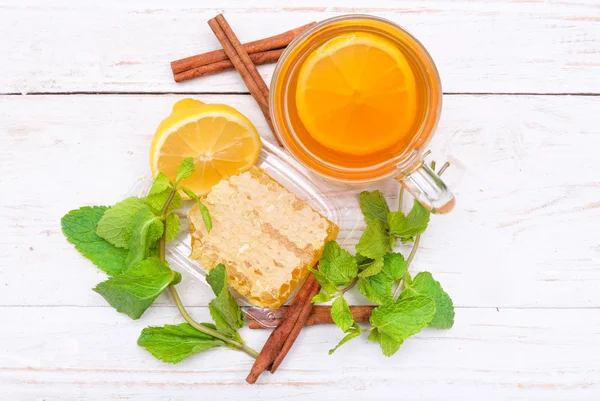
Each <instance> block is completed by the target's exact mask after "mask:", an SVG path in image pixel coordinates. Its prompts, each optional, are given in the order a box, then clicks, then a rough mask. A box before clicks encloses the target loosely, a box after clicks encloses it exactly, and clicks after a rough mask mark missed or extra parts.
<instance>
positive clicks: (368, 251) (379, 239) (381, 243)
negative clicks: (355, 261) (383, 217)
mask: <svg viewBox="0 0 600 401" xmlns="http://www.w3.org/2000/svg"><path fill="white" fill-rule="evenodd" d="M356 250H357V252H360V254H361V255H363V256H366V257H368V258H371V259H377V258H379V257H382V256H383V255H385V254H386V253H387V252H389V250H390V240H389V234H388V233H387V229H386V228H385V226H384V224H383V222H381V221H380V220H372V221H370V222H369V223H368V224H367V228H366V229H365V231H364V232H363V234H362V236H361V237H360V240H358V244H356Z"/></svg>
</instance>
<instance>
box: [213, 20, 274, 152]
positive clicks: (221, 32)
mask: <svg viewBox="0 0 600 401" xmlns="http://www.w3.org/2000/svg"><path fill="white" fill-rule="evenodd" d="M208 25H209V26H210V28H211V29H212V31H213V32H214V34H215V36H216V37H217V39H218V40H219V42H220V43H221V46H223V50H224V51H225V54H227V57H229V60H231V63H232V64H233V65H234V67H235V69H236V70H238V72H239V74H240V76H241V77H242V80H243V81H244V83H245V84H246V86H247V87H248V90H249V91H250V94H251V95H252V97H253V98H254V100H256V103H258V106H259V107H260V110H261V111H262V113H263V115H264V116H265V120H267V124H268V125H269V128H270V129H271V132H273V135H274V136H275V139H276V140H277V142H278V143H279V146H283V144H282V143H281V140H280V139H279V137H278V136H277V133H276V132H275V128H274V127H273V122H272V121H271V116H270V114H269V101H268V98H269V88H268V87H267V84H266V83H265V81H264V80H263V79H262V77H261V76H260V74H259V73H258V70H257V69H256V66H255V65H254V64H253V63H252V60H251V59H250V56H248V53H247V52H246V51H245V50H244V48H243V47H242V44H241V43H240V41H239V40H238V38H237V36H235V33H233V30H232V29H231V27H230V26H229V24H228V23H227V21H226V20H225V17H224V16H223V14H219V15H217V16H216V17H215V18H212V19H210V20H209V21H208Z"/></svg>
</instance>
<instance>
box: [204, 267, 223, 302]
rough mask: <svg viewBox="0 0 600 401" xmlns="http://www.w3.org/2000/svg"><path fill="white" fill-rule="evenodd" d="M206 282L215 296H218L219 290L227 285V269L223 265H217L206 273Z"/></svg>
mask: <svg viewBox="0 0 600 401" xmlns="http://www.w3.org/2000/svg"><path fill="white" fill-rule="evenodd" d="M206 282H207V283H208V284H209V285H210V288H212V290H213V292H214V293H215V295H219V294H220V293H221V290H222V289H223V288H225V286H226V285H227V269H226V268H225V265H224V264H223V263H219V264H218V265H216V266H215V267H214V268H213V269H211V270H209V271H208V274H207V275H206Z"/></svg>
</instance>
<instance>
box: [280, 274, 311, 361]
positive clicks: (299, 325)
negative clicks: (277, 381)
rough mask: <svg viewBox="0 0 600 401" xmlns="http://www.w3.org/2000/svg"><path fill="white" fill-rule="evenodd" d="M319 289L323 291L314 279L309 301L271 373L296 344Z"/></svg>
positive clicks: (286, 340) (303, 308) (284, 344)
mask: <svg viewBox="0 0 600 401" xmlns="http://www.w3.org/2000/svg"><path fill="white" fill-rule="evenodd" d="M311 276H312V275H311ZM319 291H321V286H320V285H319V283H318V282H317V280H314V282H313V284H312V286H311V288H310V290H309V294H308V302H306V303H305V304H304V306H303V307H302V310H301V311H300V315H298V319H297V320H296V323H295V324H294V326H293V327H292V330H291V331H290V334H289V335H288V337H287V338H286V339H285V342H284V343H283V346H282V347H281V351H279V354H278V355H277V357H276V358H275V360H274V361H273V364H272V365H271V367H270V368H269V371H270V372H271V373H275V371H276V370H277V368H278V367H279V365H281V362H283V359H284V358H285V357H286V355H287V354H288V352H289V350H290V348H292V345H294V342H295V341H296V338H298V335H299V334H300V330H302V327H304V322H306V318H307V317H308V314H309V313H310V311H311V309H312V307H313V304H312V302H311V300H312V298H313V297H314V296H315V295H317V294H318V293H319Z"/></svg>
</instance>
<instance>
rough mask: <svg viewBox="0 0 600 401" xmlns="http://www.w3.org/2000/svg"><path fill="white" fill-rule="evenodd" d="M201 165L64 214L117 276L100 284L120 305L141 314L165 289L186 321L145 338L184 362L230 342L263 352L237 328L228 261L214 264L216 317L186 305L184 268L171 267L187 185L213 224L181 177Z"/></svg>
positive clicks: (85, 249)
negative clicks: (109, 202) (181, 290)
mask: <svg viewBox="0 0 600 401" xmlns="http://www.w3.org/2000/svg"><path fill="white" fill-rule="evenodd" d="M193 172H194V162H193V159H192V158H188V159H185V160H184V161H183V162H182V163H181V165H180V167H179V170H178V172H177V177H176V180H175V183H173V182H171V181H170V180H169V178H168V177H167V176H166V175H164V174H162V173H160V174H159V175H158V176H157V177H156V179H155V181H154V183H153V185H152V187H151V189H150V191H149V193H148V195H147V196H146V197H145V198H136V197H130V198H127V199H125V200H123V201H121V202H119V203H117V204H115V205H114V206H113V207H111V208H108V207H105V206H96V207H82V208H80V209H77V210H73V211H71V212H69V213H67V214H66V215H65V216H64V217H63V218H62V220H61V225H62V229H63V233H64V234H65V236H66V237H67V239H68V240H69V242H71V243H73V244H74V245H75V247H76V249H77V250H79V251H80V252H81V253H82V254H83V255H84V256H85V257H87V258H88V259H90V260H91V261H92V262H93V263H94V264H96V265H97V266H98V267H99V268H100V269H102V270H104V271H105V272H106V273H107V274H109V275H110V276H111V277H110V278H109V279H108V280H106V281H104V282H102V283H100V284H98V285H97V286H96V288H94V291H96V292H97V293H99V294H100V295H102V296H103V297H104V298H105V299H106V301H107V302H108V303H109V304H110V305H111V306H113V307H114V308H115V309H116V310H117V311H119V312H122V313H125V314H127V315H128V316H130V317H131V318H132V319H139V318H140V317H141V316H142V315H143V313H144V312H145V311H146V310H147V309H148V307H150V305H151V304H152V303H153V302H154V300H155V299H156V298H157V297H158V296H159V295H160V294H161V293H162V292H164V290H165V289H167V288H168V289H169V291H170V292H171V295H172V297H173V299H174V301H175V304H176V306H177V308H178V310H179V312H180V313H181V315H182V316H183V318H184V319H185V320H186V322H187V323H183V324H180V325H176V326H173V325H166V326H164V327H148V328H146V329H144V330H143V331H142V334H141V335H140V337H139V339H138V344H139V345H140V346H142V347H144V348H146V349H147V350H148V351H149V352H150V353H151V354H152V355H154V356H155V357H156V358H158V359H160V360H163V361H165V362H170V363H177V362H179V361H181V360H183V359H185V358H187V357H188V356H190V355H193V354H195V353H198V352H201V351H204V350H207V349H210V348H214V347H217V346H226V347H230V348H233V349H236V350H240V351H243V352H245V353H247V354H248V355H250V356H252V357H254V358H256V357H257V355H258V353H257V352H256V351H254V350H253V349H251V348H249V347H248V346H247V345H245V343H244V342H243V340H242V338H241V337H240V335H239V333H238V329H239V328H241V327H242V326H243V324H244V315H243V313H242V311H241V309H240V307H239V306H238V305H237V303H236V301H235V299H234V298H233V297H232V296H231V294H230V292H229V290H228V289H227V278H226V272H225V267H224V266H223V265H220V266H217V267H215V268H214V269H213V270H212V271H211V274H209V277H208V280H209V283H210V285H211V287H212V288H213V290H214V292H215V295H216V298H215V299H214V300H213V301H211V303H210V304H209V309H210V312H211V316H212V317H213V319H214V320H215V323H216V324H212V323H198V322H196V321H195V320H194V319H193V318H192V317H191V316H190V315H189V313H188V312H187V311H186V310H185V307H184V306H183V303H182V301H181V299H180V297H179V294H178V293H177V290H176V287H175V285H176V284H177V283H179V282H180V281H181V275H180V274H179V273H178V272H175V271H172V270H171V269H170V268H169V266H168V264H167V262H166V260H165V253H166V252H165V248H166V244H167V242H168V241H171V240H172V239H174V238H175V237H176V236H177V234H178V232H179V229H180V222H179V217H178V216H177V215H176V214H175V213H174V212H173V211H174V210H176V209H177V208H179V207H180V203H181V196H180V195H179V191H180V190H183V191H184V192H185V193H186V194H187V195H188V196H189V197H190V198H191V199H192V200H194V201H196V202H197V203H198V206H199V207H200V210H201V213H202V216H203V219H204V222H205V225H206V228H207V231H209V232H210V229H211V227H212V221H211V217H210V212H209V211H208V208H206V207H205V206H204V205H203V204H202V202H200V200H199V199H198V197H197V196H196V194H194V193H193V192H192V191H190V190H189V189H187V188H183V187H180V186H179V184H180V183H181V182H182V181H184V180H185V179H186V178H188V177H190V176H191V175H192V174H193Z"/></svg>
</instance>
